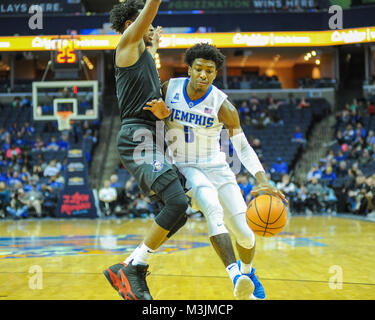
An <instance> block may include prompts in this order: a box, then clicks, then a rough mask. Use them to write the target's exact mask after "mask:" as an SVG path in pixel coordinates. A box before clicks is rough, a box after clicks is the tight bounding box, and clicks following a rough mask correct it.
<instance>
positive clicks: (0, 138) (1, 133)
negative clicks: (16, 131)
mask: <svg viewBox="0 0 375 320" xmlns="http://www.w3.org/2000/svg"><path fill="white" fill-rule="evenodd" d="M7 136H9V132H8V131H6V130H5V129H4V128H3V127H2V128H0V142H2V143H3V142H4V141H5V139H6V137H7Z"/></svg>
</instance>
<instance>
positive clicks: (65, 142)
mask: <svg viewBox="0 0 375 320" xmlns="http://www.w3.org/2000/svg"><path fill="white" fill-rule="evenodd" d="M58 144H59V147H60V150H68V149H69V139H68V135H67V134H62V135H61V139H60V141H59V143H58Z"/></svg>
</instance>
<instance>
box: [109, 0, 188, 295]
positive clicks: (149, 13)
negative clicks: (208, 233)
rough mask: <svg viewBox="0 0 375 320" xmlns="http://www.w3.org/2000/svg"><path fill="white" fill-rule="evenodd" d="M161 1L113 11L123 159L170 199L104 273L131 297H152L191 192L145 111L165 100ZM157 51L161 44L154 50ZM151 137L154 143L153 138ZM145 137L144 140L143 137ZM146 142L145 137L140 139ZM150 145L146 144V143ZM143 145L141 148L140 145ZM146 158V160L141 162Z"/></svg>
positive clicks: (134, 1) (131, 1) (146, 185)
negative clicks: (158, 253)
mask: <svg viewBox="0 0 375 320" xmlns="http://www.w3.org/2000/svg"><path fill="white" fill-rule="evenodd" d="M160 3H161V0H147V1H146V3H144V1H142V0H126V1H125V2H123V3H120V4H118V5H115V6H114V8H113V9H112V11H111V13H110V19H111V23H112V28H113V29H114V30H115V31H117V32H119V33H121V34H122V36H121V39H120V42H119V44H118V46H117V48H116V52H115V57H114V64H115V76H116V89H117V97H118V102H119V108H120V116H121V121H122V127H121V130H120V132H119V133H118V136H117V147H118V151H119V154H120V158H121V161H122V163H123V164H124V166H125V167H126V169H127V170H128V171H129V172H130V174H131V175H133V176H134V178H135V179H136V181H137V183H138V185H139V187H140V188H141V189H142V191H143V192H145V193H150V194H154V195H155V196H156V198H157V199H158V200H160V201H162V202H163V203H164V207H163V209H162V210H161V212H160V213H159V214H158V215H157V216H156V218H155V221H154V222H153V224H152V226H151V228H150V230H149V231H148V233H147V235H146V237H145V238H144V240H143V242H142V243H141V244H140V245H139V246H138V248H137V249H136V250H135V251H134V252H133V253H132V254H131V257H132V259H131V260H130V261H129V260H126V261H124V262H122V263H118V264H115V265H113V266H111V267H109V268H108V269H106V270H105V271H104V275H105V276H106V278H107V279H108V281H109V282H110V284H111V285H112V286H113V288H114V289H115V290H117V291H118V293H119V294H120V296H121V297H122V298H123V299H125V300H151V299H152V297H151V294H150V291H149V288H148V286H147V282H146V274H147V269H148V266H149V265H148V262H149V259H150V257H151V256H152V254H153V253H154V252H155V250H157V249H158V248H159V247H160V245H161V244H162V243H163V242H164V241H165V240H166V239H167V238H169V237H170V236H171V235H172V234H173V233H175V232H176V231H177V230H178V229H179V228H180V227H181V226H182V225H184V224H185V222H186V213H185V211H186V209H187V207H188V203H187V199H186V195H185V192H184V189H183V187H182V184H181V182H180V180H179V179H180V176H179V175H178V172H177V170H175V168H174V167H173V166H172V165H171V164H170V163H169V162H168V161H166V160H165V158H164V149H163V147H164V146H163V147H162V148H159V149H161V150H159V149H158V148H157V145H156V143H155V141H156V122H157V120H158V118H157V117H156V116H154V115H153V114H152V112H150V111H146V110H143V108H144V107H145V106H146V104H147V103H148V102H149V101H157V100H159V99H161V97H162V93H161V83H160V79H159V75H158V71H157V69H156V66H155V62H154V59H153V56H152V54H151V53H150V52H149V50H148V49H147V48H146V47H147V46H150V45H152V40H153V36H154V28H153V27H152V25H151V23H152V21H153V20H154V18H155V16H156V14H157V11H158V8H159V5H160ZM152 52H153V53H154V52H155V48H154V49H153V50H152ZM148 134H149V135H151V136H152V138H153V139H151V140H153V141H149V140H147V135H148ZM142 135H143V137H144V139H139V138H140V136H142ZM140 140H141V141H140ZM145 145H146V147H145ZM140 146H141V147H142V149H145V150H146V153H147V151H151V152H149V153H148V154H150V153H151V155H152V157H151V158H149V159H146V161H144V162H142V161H139V160H142V159H143V158H141V155H140V154H138V153H139V152H138V153H137V149H139V147H140ZM137 147H138V148H137ZM140 162H141V163H140Z"/></svg>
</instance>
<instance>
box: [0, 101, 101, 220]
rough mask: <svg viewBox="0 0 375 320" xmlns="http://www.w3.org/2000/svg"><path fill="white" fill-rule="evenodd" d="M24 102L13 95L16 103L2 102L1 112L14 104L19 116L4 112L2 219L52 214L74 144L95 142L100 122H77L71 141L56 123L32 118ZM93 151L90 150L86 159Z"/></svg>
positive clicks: (0, 141)
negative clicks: (70, 146)
mask: <svg viewBox="0 0 375 320" xmlns="http://www.w3.org/2000/svg"><path fill="white" fill-rule="evenodd" d="M26 100H27V99H25V101H23V100H21V99H15V100H14V103H13V104H12V105H10V106H4V105H3V106H1V111H2V114H4V112H5V110H6V109H7V108H11V110H10V111H9V110H8V111H9V114H16V113H17V114H18V116H17V118H14V121H9V118H7V117H6V118H5V119H2V117H1V116H0V120H1V123H2V124H3V126H2V127H0V218H8V217H9V218H11V217H13V218H15V219H21V218H27V217H45V216H51V217H54V216H55V215H56V206H57V202H58V196H59V192H60V190H61V189H62V188H63V186H64V170H65V166H66V162H67V161H66V160H67V158H66V157H67V151H68V149H69V145H70V143H73V142H75V138H76V139H78V140H80V141H82V143H84V142H85V141H87V140H90V141H91V142H92V143H93V144H94V145H95V144H96V142H97V136H98V133H97V130H98V128H99V125H98V122H96V121H95V122H94V121H93V122H88V121H82V122H76V123H75V124H74V125H73V126H74V128H75V129H74V130H73V134H72V139H73V140H70V139H69V137H68V134H67V133H66V132H59V131H58V130H57V127H56V124H54V123H53V122H36V121H35V122H33V121H32V109H31V106H30V103H26ZM24 115H26V116H24ZM21 119H22V121H21ZM24 120H25V121H24ZM91 151H92V150H91ZM90 155H91V152H88V154H87V156H88V160H90Z"/></svg>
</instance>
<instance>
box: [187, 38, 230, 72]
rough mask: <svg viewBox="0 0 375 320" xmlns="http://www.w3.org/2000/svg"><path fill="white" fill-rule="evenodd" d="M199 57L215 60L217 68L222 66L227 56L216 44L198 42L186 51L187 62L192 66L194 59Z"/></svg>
mask: <svg viewBox="0 0 375 320" xmlns="http://www.w3.org/2000/svg"><path fill="white" fill-rule="evenodd" d="M199 58H202V59H205V60H211V61H213V62H215V64H216V69H217V70H220V69H221V68H222V66H223V64H224V61H225V56H224V55H223V54H222V53H221V52H220V51H219V50H218V49H217V48H216V47H215V46H213V45H210V44H207V43H198V44H196V45H194V46H193V47H191V48H189V49H188V50H187V51H186V53H185V62H186V63H187V64H188V66H190V67H191V66H192V65H193V62H194V60H195V59H199Z"/></svg>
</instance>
